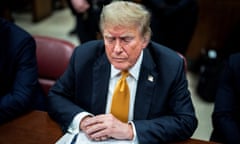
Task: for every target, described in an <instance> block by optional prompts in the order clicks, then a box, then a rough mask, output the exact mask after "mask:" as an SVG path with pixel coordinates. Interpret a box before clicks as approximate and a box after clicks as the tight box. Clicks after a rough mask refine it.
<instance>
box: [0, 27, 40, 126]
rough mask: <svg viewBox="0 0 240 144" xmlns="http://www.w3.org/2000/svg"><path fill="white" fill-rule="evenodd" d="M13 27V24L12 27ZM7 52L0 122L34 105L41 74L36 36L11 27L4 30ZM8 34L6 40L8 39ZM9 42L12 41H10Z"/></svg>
mask: <svg viewBox="0 0 240 144" xmlns="http://www.w3.org/2000/svg"><path fill="white" fill-rule="evenodd" d="M11 28H13V27H11ZM3 35H4V38H3V39H2V40H3V43H4V42H6V43H7V44H6V45H4V44H3V46H6V47H7V49H8V52H9V51H10V52H9V53H8V52H7V53H5V56H6V58H5V60H7V61H6V62H5V69H4V71H5V72H3V73H4V74H3V75H1V78H3V79H4V80H3V82H2V81H1V83H3V85H2V84H1V88H2V89H4V90H6V92H7V93H6V94H5V95H3V96H0V123H3V122H6V121H8V120H10V119H13V118H15V117H17V116H19V115H21V114H23V113H24V112H26V111H28V110H30V109H31V108H32V102H33V100H34V92H35V90H36V86H37V81H38V75H37V62H36V51H35V50H36V46H35V41H34V40H33V38H32V37H31V36H29V35H27V34H25V32H22V31H21V30H18V29H15V27H14V28H13V29H10V30H9V33H8V32H7V33H5V34H3ZM5 38H6V40H5ZM8 42H9V43H8Z"/></svg>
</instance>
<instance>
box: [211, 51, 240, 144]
mask: <svg viewBox="0 0 240 144" xmlns="http://www.w3.org/2000/svg"><path fill="white" fill-rule="evenodd" d="M239 110H240V53H235V54H231V55H230V56H229V57H228V58H227V60H226V61H225V65H224V69H223V71H222V73H221V76H220V80H219V85H218V89H217V94H216V97H215V106H214V111H213V114H212V123H213V133H212V135H211V138H210V140H211V141H216V142H220V143H223V144H239V143H240V114H239Z"/></svg>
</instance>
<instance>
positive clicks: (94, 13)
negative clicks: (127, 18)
mask: <svg viewBox="0 0 240 144" xmlns="http://www.w3.org/2000/svg"><path fill="white" fill-rule="evenodd" d="M111 1H112V0H67V2H68V4H69V7H70V9H71V11H72V14H73V15H74V16H75V17H76V28H75V29H73V31H72V32H70V33H76V34H77V36H78V38H79V41H80V42H81V43H84V42H87V41H90V40H95V39H97V38H98V34H99V28H98V24H99V16H100V12H101V10H102V7H103V5H106V4H108V3H110V2H111Z"/></svg>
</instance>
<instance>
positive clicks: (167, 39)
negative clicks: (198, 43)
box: [133, 0, 198, 55]
mask: <svg viewBox="0 0 240 144" xmlns="http://www.w3.org/2000/svg"><path fill="white" fill-rule="evenodd" d="M133 1H136V2H139V3H141V4H143V5H145V6H146V7H147V8H148V9H149V10H150V11H151V13H152V19H151V20H152V21H151V29H152V33H153V34H152V40H153V41H155V42H157V43H160V44H162V45H165V46H167V47H169V48H171V49H173V50H175V51H177V52H179V53H181V54H183V55H185V54H186V52H187V50H188V45H189V43H190V41H191V39H192V35H193V33H194V30H195V27H196V24H197V20H198V2H197V0H133Z"/></svg>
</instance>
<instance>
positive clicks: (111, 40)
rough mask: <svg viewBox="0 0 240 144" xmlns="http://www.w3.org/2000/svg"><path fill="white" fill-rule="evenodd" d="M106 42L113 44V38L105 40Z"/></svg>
mask: <svg viewBox="0 0 240 144" xmlns="http://www.w3.org/2000/svg"><path fill="white" fill-rule="evenodd" d="M106 39H107V41H108V42H113V41H114V38H106Z"/></svg>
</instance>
